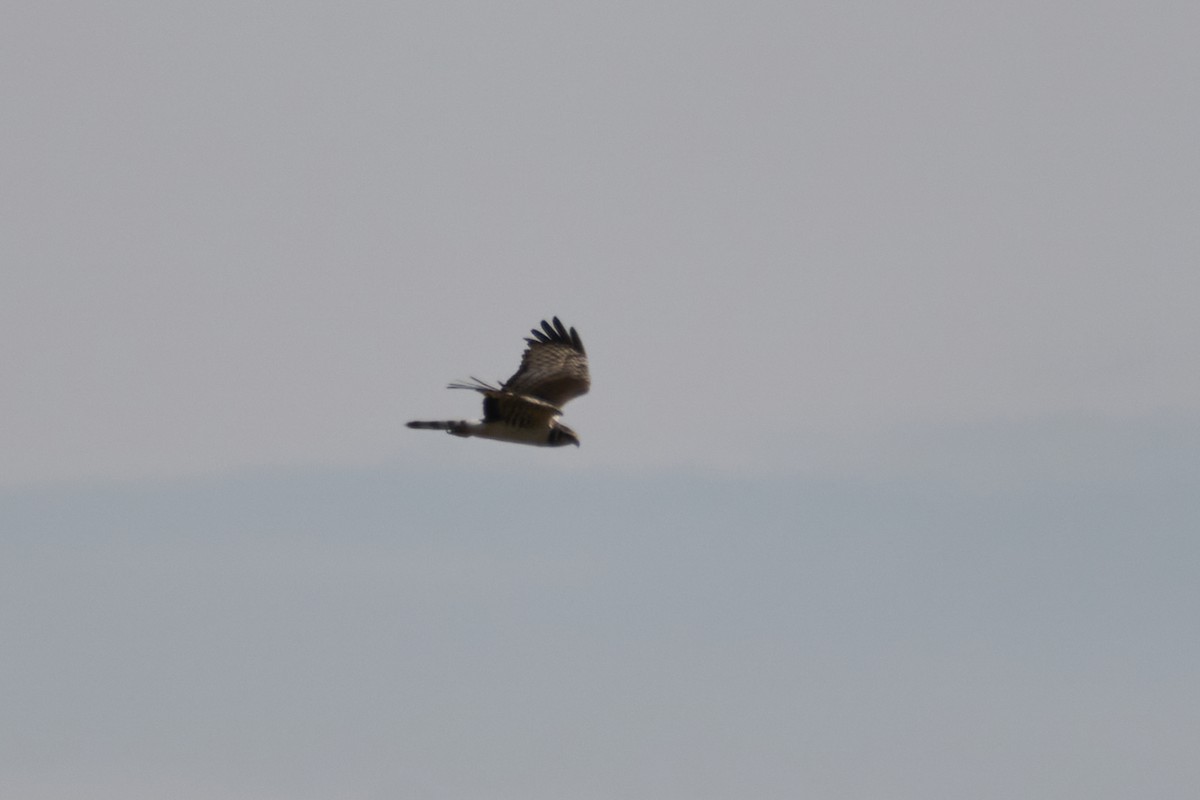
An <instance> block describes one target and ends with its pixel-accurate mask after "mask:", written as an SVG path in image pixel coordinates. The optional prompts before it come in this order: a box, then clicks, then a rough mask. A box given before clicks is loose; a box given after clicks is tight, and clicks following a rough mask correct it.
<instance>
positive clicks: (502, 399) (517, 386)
mask: <svg viewBox="0 0 1200 800" xmlns="http://www.w3.org/2000/svg"><path fill="white" fill-rule="evenodd" d="M530 332H531V333H532V334H533V338H530V339H526V340H525V341H526V342H527V343H528V344H529V346H528V347H526V348H525V354H524V355H523V356H521V366H520V368H519V369H518V370H517V371H516V373H515V374H514V375H513V376H512V377H511V378H509V379H508V380H506V381H505V382H504V383H502V384H500V385H499V386H492V385H490V384H488V383H485V382H483V381H481V380H479V379H478V378H471V382H469V383H452V384H450V385H449V386H448V387H447V388H450V389H471V390H473V391H476V392H479V393H480V394H481V395H483V419H479V420H465V419H464V420H457V421H456V420H447V421H444V422H421V421H413V422H410V423H408V427H410V428H423V429H426V430H436V431H446V432H448V433H451V434H453V435H454V436H478V437H480V438H482V439H497V440H499V441H502V442H515V443H517V444H532V445H538V446H540V447H562V446H564V445H568V444H573V445H575V446H576V447H578V446H579V437H578V436H576V435H575V431H573V430H571V429H570V428H568V427H567V426H566V425H563V424H562V423H561V422H559V421H558V418H559V417H561V416H562V407H563V406H564V405H566V403H567V401H569V400H573V399H574V398H576V397H579V396H580V395H581V394H586V393H587V390H588V388H589V387H590V386H591V384H592V381H591V377H590V376H589V375H588V361H587V353H586V352H584V349H583V342H582V341H580V339H579V334H578V333H576V332H575V329H574V328H570V329H568V328H567V327H566V326H565V325H563V324H562V322H560V321H559V319H558V317H555V318H554V320H553V322H552V323H551V322H546V321H545V320H542V329H541V330H538V329H537V328H534V329H533V330H532V331H530Z"/></svg>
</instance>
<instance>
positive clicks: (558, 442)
mask: <svg viewBox="0 0 1200 800" xmlns="http://www.w3.org/2000/svg"><path fill="white" fill-rule="evenodd" d="M546 443H547V444H549V445H550V446H551V447H565V446H567V445H569V444H573V445H575V446H576V447H579V437H578V436H576V435H575V431H573V430H571V429H570V428H568V427H567V426H566V425H562V424H559V425H555V426H554V427H553V428H551V429H550V437H549V439H547V442H546Z"/></svg>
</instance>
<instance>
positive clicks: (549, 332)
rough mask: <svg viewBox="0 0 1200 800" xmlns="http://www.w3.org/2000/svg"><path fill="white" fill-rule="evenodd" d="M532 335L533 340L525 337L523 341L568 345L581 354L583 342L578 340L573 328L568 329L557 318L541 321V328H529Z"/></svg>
mask: <svg viewBox="0 0 1200 800" xmlns="http://www.w3.org/2000/svg"><path fill="white" fill-rule="evenodd" d="M529 332H530V333H531V334H533V338H532V339H531V338H528V337H526V339H525V341H526V342H527V343H528V344H546V343H548V342H562V343H563V344H569V345H571V346H572V347H574V348H575V349H576V350H578V351H579V352H581V353H583V352H584V349H583V340H582V339H580V338H579V334H578V333H576V332H575V329H574V328H568V327H567V326H566V325H564V324H563V323H562V320H560V319H559V318H558V317H551V318H550V321H549V322H547V321H546V320H542V328H541V330H538V329H537V328H531V329H530V330H529Z"/></svg>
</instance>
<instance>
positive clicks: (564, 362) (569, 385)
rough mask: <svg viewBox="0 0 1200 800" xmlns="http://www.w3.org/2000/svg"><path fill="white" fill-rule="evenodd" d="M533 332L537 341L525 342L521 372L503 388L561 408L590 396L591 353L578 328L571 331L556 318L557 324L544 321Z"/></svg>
mask: <svg viewBox="0 0 1200 800" xmlns="http://www.w3.org/2000/svg"><path fill="white" fill-rule="evenodd" d="M530 332H531V333H532V334H533V338H530V339H526V340H525V341H526V342H528V343H529V346H528V347H527V348H525V354H524V355H523V356H521V367H520V369H518V370H517V371H516V373H515V374H514V375H513V376H512V377H511V378H509V379H508V380H506V381H505V382H504V383H503V384H501V386H500V388H501V389H502V390H503V391H505V392H507V393H509V394H514V395H525V396H527V397H534V398H537V399H539V400H543V401H545V402H547V403H549V404H550V405H552V406H555V407H557V408H562V406H563V405H564V404H566V403H567V402H568V401H570V400H573V399H574V398H576V397H579V396H580V395H581V394H586V393H587V390H588V389H589V388H590V387H591V385H592V379H591V376H590V375H589V374H588V361H587V353H586V352H585V351H584V349H583V342H582V341H580V339H579V334H578V333H576V332H575V329H574V328H570V329H568V328H567V327H566V326H565V325H563V324H562V322H561V321H559V319H558V317H554V319H553V324H551V323H550V322H546V321H545V320H542V329H541V330H538V329H537V328H534V329H533V330H532V331H530Z"/></svg>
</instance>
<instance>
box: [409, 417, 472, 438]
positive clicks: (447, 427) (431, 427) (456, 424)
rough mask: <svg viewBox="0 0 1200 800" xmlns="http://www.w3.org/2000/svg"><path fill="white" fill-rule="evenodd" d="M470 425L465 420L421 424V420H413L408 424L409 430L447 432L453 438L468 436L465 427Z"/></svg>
mask: <svg viewBox="0 0 1200 800" xmlns="http://www.w3.org/2000/svg"><path fill="white" fill-rule="evenodd" d="M468 425H470V423H469V422H467V421H466V420H465V419H448V420H439V421H437V422H423V421H421V420H413V421H412V422H410V423H408V427H410V428H418V429H420V430H426V431H448V432H450V433H452V434H454V435H455V436H470V435H471V434H469V433H468V432H467V427H468Z"/></svg>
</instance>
